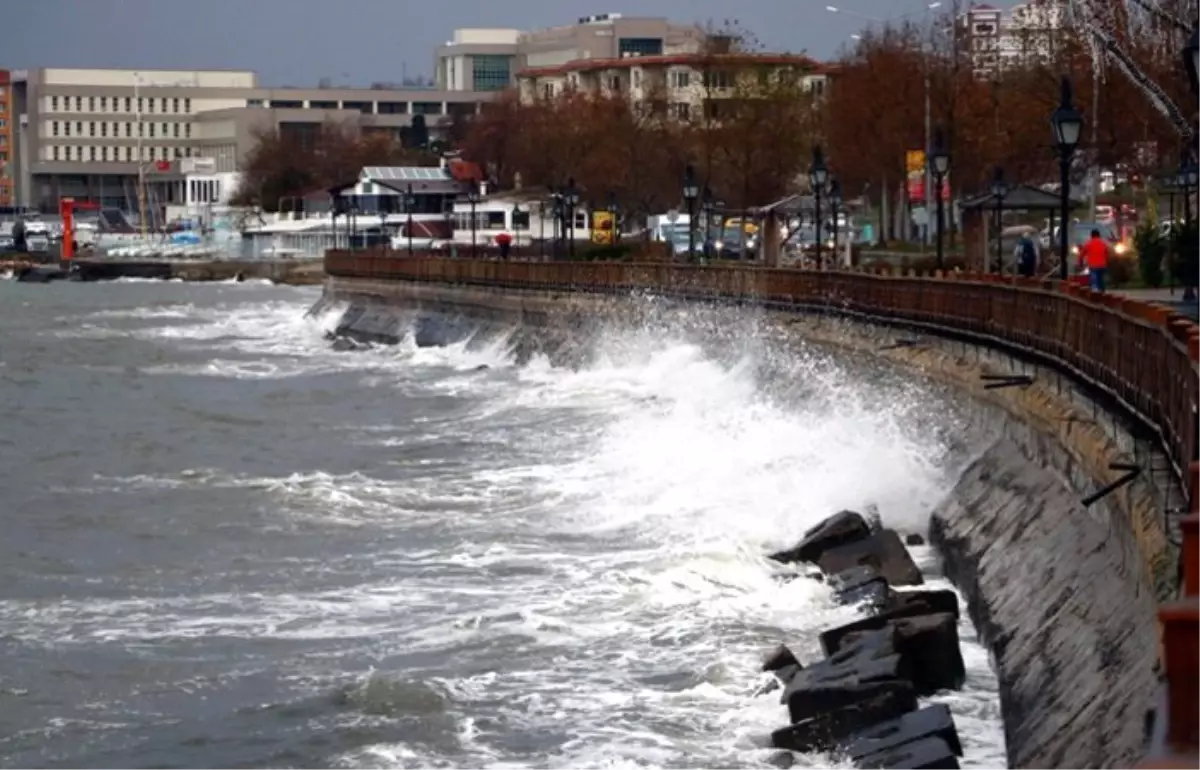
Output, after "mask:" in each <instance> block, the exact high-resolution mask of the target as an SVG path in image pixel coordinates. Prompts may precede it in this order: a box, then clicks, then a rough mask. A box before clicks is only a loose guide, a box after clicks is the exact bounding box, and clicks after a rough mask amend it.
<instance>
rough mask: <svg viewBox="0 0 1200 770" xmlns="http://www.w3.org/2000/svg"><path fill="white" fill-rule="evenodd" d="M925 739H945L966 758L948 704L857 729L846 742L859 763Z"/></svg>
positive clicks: (847, 747)
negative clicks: (872, 756) (866, 758)
mask: <svg viewBox="0 0 1200 770" xmlns="http://www.w3.org/2000/svg"><path fill="white" fill-rule="evenodd" d="M924 738H941V739H942V740H943V741H945V742H946V745H947V746H948V747H949V748H950V750H951V751H952V752H954V753H955V754H956V755H958V756H960V757H961V756H962V754H963V749H962V741H960V740H959V738H958V730H957V729H955V727H954V718H953V717H952V716H951V715H950V708H949V707H948V706H947V705H946V704H944V703H937V704H935V705H933V706H927V707H925V708H923V709H921V710H920V711H911V712H909V713H907V714H903V715H901V716H899V717H896V718H895V719H890V720H887V721H881V722H878V723H876V724H873V725H871V726H870V727H866V728H862V729H859V730H856V731H855V732H854V733H853V734H852V735H850V736H849V737H848V738H847V739H846V740H845V741H844V742H843V743H844V747H845V752H846V754H847V756H849V757H850V759H851V760H853V761H858V760H859V759H862V758H863V757H867V756H870V755H871V754H878V753H879V752H882V751H891V750H892V749H895V748H897V747H898V746H903V745H904V744H906V743H913V742H915V741H919V740H922V739H924Z"/></svg>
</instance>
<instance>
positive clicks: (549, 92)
mask: <svg viewBox="0 0 1200 770" xmlns="http://www.w3.org/2000/svg"><path fill="white" fill-rule="evenodd" d="M542 98H543V99H553V98H554V84H553V83H543V84H542Z"/></svg>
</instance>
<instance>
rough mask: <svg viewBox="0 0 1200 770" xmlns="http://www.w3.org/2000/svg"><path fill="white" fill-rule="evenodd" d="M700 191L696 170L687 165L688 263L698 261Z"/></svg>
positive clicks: (685, 182)
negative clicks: (697, 222)
mask: <svg viewBox="0 0 1200 770" xmlns="http://www.w3.org/2000/svg"><path fill="white" fill-rule="evenodd" d="M699 194H700V191H699V190H698V189H697V187H696V169H695V168H693V167H692V164H691V163H689V164H687V167H686V168H684V170H683V200H684V201H685V202H686V203H687V210H688V261H689V262H693V261H695V259H696V196H697V195H699Z"/></svg>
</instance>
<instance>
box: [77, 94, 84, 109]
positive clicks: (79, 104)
mask: <svg viewBox="0 0 1200 770" xmlns="http://www.w3.org/2000/svg"><path fill="white" fill-rule="evenodd" d="M75 111H76V112H83V97H82V96H76V97H75Z"/></svg>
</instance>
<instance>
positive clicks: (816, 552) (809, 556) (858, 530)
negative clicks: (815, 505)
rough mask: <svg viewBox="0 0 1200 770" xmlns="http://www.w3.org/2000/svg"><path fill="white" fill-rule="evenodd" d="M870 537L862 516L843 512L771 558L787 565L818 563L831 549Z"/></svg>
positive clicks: (823, 522)
mask: <svg viewBox="0 0 1200 770" xmlns="http://www.w3.org/2000/svg"><path fill="white" fill-rule="evenodd" d="M870 535H871V530H870V528H869V527H868V526H867V522H866V520H865V519H863V517H862V515H861V514H859V513H856V512H854V511H841V512H839V513H835V514H834V515H832V516H830V517H829V518H827V519H825V520H824V521H822V522H821V523H820V524H818V525H817V526H815V527H813V528H812V529H810V530H808V531H807V532H805V533H804V537H803V538H802V539H801V540H800V542H799V543H797V544H796V545H795V546H794V547H792V548H789V549H787V550H784V551H779V552H777V553H773V554H771V557H770V558H772V559H774V560H775V561H779V562H784V563H785V564H788V563H792V562H798V561H804V562H816V561H817V560H818V559H820V557H821V554H823V553H825V552H826V551H828V550H830V549H831V548H837V547H838V546H843V545H847V544H849V543H854V542H856V541H859V540H863V539H865V538H868V537H870ZM829 571H830V570H825V572H829ZM834 571H835V572H836V571H837V570H834Z"/></svg>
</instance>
